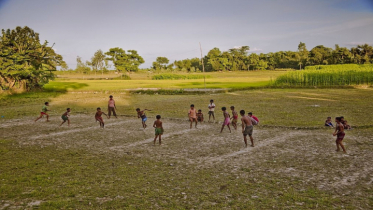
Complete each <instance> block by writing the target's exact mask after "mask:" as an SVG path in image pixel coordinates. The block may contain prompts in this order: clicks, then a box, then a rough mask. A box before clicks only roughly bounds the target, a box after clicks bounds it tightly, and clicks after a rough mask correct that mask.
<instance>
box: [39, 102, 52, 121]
mask: <svg viewBox="0 0 373 210" xmlns="http://www.w3.org/2000/svg"><path fill="white" fill-rule="evenodd" d="M48 106H49V103H48V102H45V103H44V106H43V107H42V108H41V112H40V116H39V117H38V118H36V120H35V122H36V121H38V120H39V119H41V118H42V117H43V116H44V115H46V116H47V122H49V115H48V114H47V112H48V111H52V110H50V109H48Z"/></svg>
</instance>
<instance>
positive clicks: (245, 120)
mask: <svg viewBox="0 0 373 210" xmlns="http://www.w3.org/2000/svg"><path fill="white" fill-rule="evenodd" d="M240 115H241V116H242V118H241V122H242V134H243V141H244V142H245V146H246V147H247V138H246V136H247V135H249V137H250V141H251V146H252V147H254V139H253V136H252V135H253V129H254V126H253V123H252V121H251V118H250V117H249V116H247V117H246V116H245V110H241V111H240Z"/></svg>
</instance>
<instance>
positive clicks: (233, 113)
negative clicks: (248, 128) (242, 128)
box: [231, 106, 238, 130]
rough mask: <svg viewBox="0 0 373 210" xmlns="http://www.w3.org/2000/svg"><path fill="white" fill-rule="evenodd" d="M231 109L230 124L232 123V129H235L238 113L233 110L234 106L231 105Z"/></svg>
mask: <svg viewBox="0 0 373 210" xmlns="http://www.w3.org/2000/svg"><path fill="white" fill-rule="evenodd" d="M231 110H232V116H233V117H232V118H231V120H232V125H233V128H234V130H237V119H238V114H237V112H236V111H235V110H234V106H231Z"/></svg>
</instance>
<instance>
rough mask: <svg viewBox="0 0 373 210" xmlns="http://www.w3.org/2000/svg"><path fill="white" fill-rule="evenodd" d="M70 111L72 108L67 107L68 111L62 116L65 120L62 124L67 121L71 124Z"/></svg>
mask: <svg viewBox="0 0 373 210" xmlns="http://www.w3.org/2000/svg"><path fill="white" fill-rule="evenodd" d="M70 111H71V109H70V108H67V109H66V112H65V113H63V114H62V116H61V118H62V120H63V122H62V123H61V125H62V124H64V123H65V122H66V121H67V125H68V126H70V119H69V116H70ZM61 125H60V127H61Z"/></svg>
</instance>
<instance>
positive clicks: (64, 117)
mask: <svg viewBox="0 0 373 210" xmlns="http://www.w3.org/2000/svg"><path fill="white" fill-rule="evenodd" d="M61 118H62V120H63V121H64V122H66V121H67V120H68V119H69V118H68V117H67V116H65V115H62V116H61Z"/></svg>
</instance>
